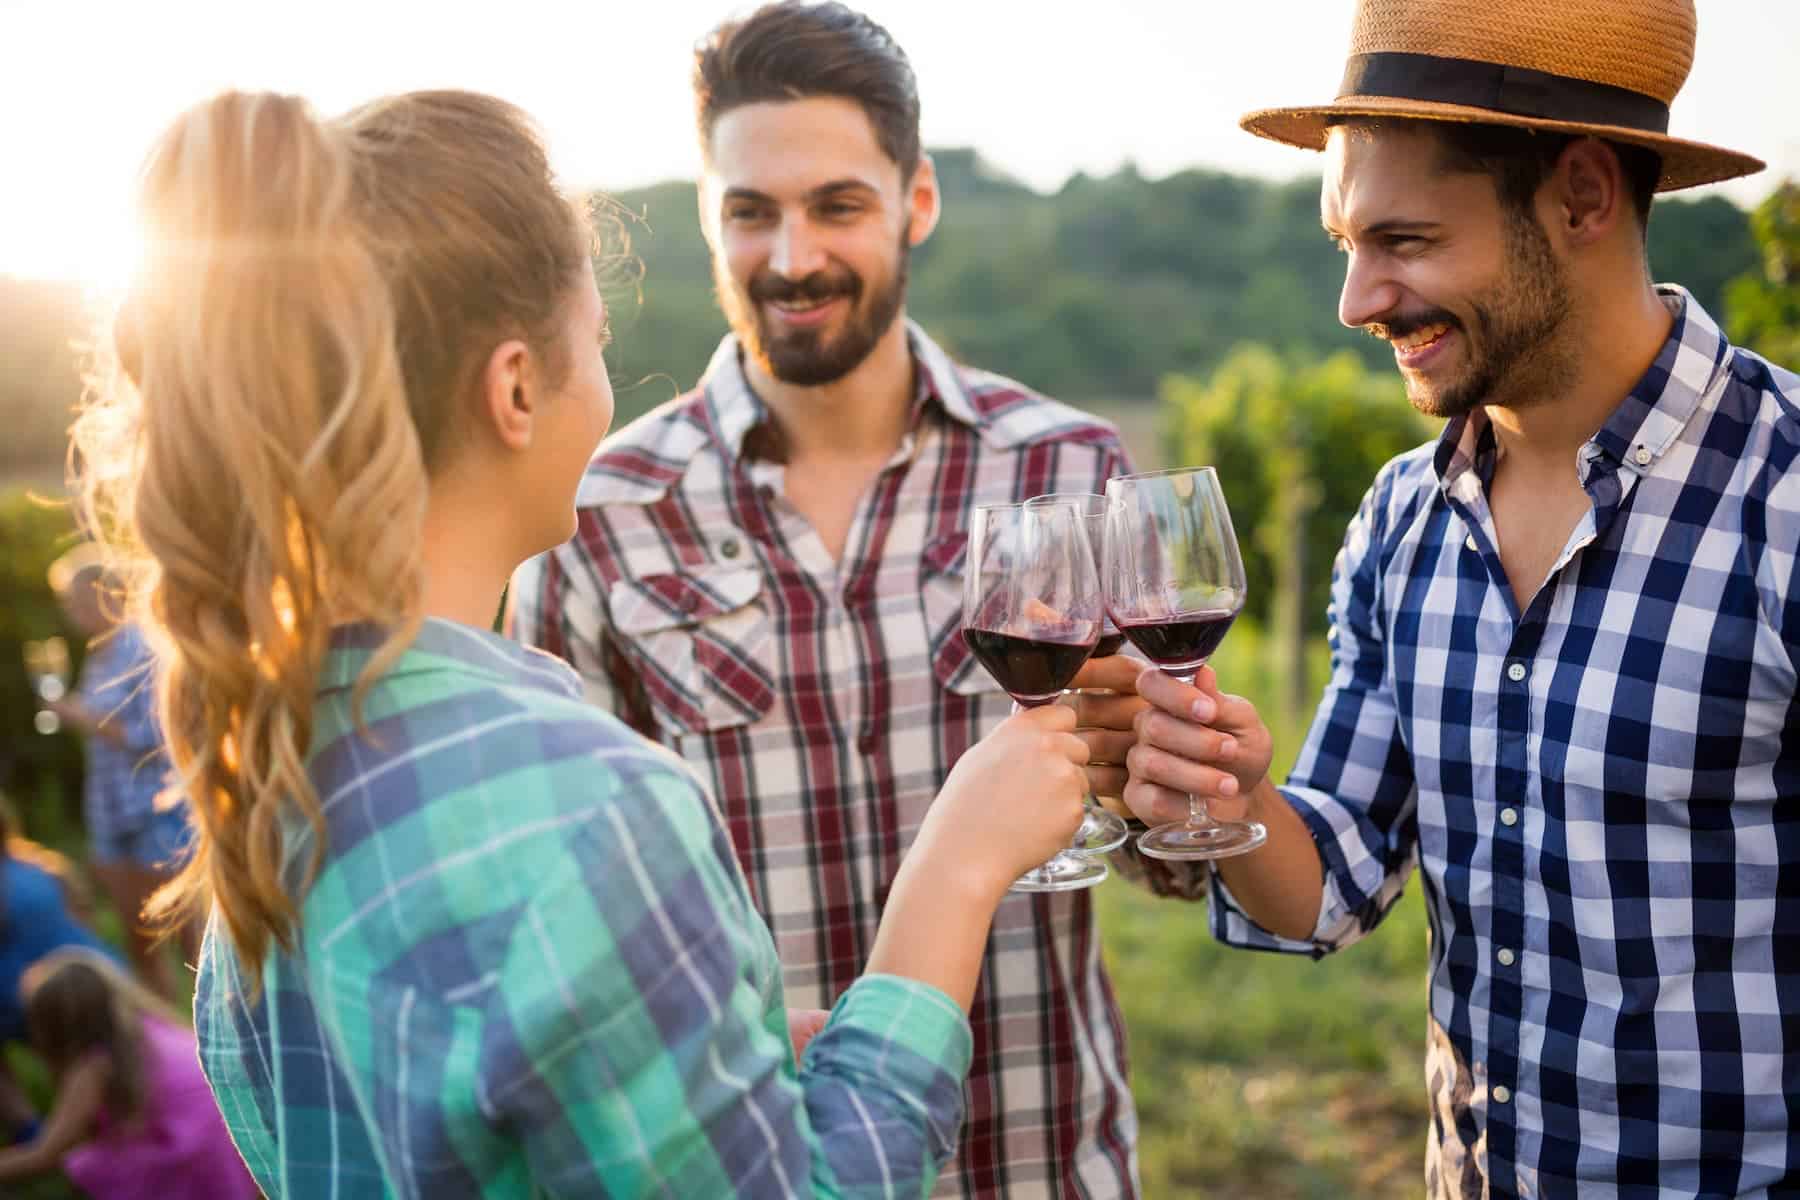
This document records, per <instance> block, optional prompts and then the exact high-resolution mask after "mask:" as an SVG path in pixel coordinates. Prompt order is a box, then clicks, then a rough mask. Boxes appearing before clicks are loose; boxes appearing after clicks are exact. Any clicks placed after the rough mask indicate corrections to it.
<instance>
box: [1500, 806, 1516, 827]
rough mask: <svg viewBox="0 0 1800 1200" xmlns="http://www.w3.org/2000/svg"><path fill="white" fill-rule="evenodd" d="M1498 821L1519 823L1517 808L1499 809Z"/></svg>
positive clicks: (1504, 823)
mask: <svg viewBox="0 0 1800 1200" xmlns="http://www.w3.org/2000/svg"><path fill="white" fill-rule="evenodd" d="M1500 823H1501V824H1502V825H1517V824H1518V823H1519V810H1518V809H1516V808H1503V809H1501V810H1500Z"/></svg>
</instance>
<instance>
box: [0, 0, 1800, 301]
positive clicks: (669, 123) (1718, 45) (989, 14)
mask: <svg viewBox="0 0 1800 1200" xmlns="http://www.w3.org/2000/svg"><path fill="white" fill-rule="evenodd" d="M1495 2H1496V3H1501V2H1503V0H1495ZM750 7H754V5H746V4H741V3H732V2H726V0H485V2H484V3H481V4H474V3H465V2H463V0H432V2H431V3H423V2H419V0H307V2H306V3H304V4H296V3H294V2H293V0H284V2H282V3H279V4H275V3H267V2H265V0H230V2H220V0H160V2H157V0H116V2H107V3H97V2H95V0H0V114H4V115H0V274H11V275H18V276H26V277H50V278H65V279H76V280H80V281H82V282H84V283H86V284H89V285H90V286H94V287H97V288H106V287H111V286H116V285H117V284H118V283H119V282H120V281H122V280H123V279H124V278H125V277H126V276H127V274H128V271H129V264H130V258H131V246H132V239H131V220H130V196H131V189H132V184H133V179H134V177H135V173H136V170H137V168H138V166H139V164H140V163H141V161H142V159H143V156H144V153H145V151H146V150H147V149H148V148H149V146H150V144H151V142H152V141H153V140H154V139H155V137H156V135H157V133H158V132H159V131H160V130H161V129H162V128H163V127H164V126H166V125H167V123H168V122H169V121H170V120H171V119H172V118H173V117H174V116H175V115H176V114H178V113H179V112H180V111H181V110H182V109H183V108H185V107H187V106H188V105H190V104H192V103H194V102H195V101H197V100H200V99H203V98H204V97H206V96H207V95H209V94H211V93H213V92H215V91H218V90H220V89H223V88H227V87H240V88H271V89H276V90H281V91H288V92H296V93H299V94H301V95H304V96H306V97H307V98H308V99H310V100H311V101H312V102H313V103H314V104H315V105H316V106H317V108H318V109H319V111H320V112H321V113H324V114H331V113H336V112H339V111H342V110H344V109H346V108H349V107H351V106H352V105H354V104H357V103H360V102H361V101H364V100H367V99H369V98H371V97H373V96H376V95H380V94H382V93H386V92H394V91H403V90H407V89H410V88H418V87H444V86H451V87H463V88H473V89H477V90H481V91H488V92H493V93H495V94H497V95H500V96H503V97H505V98H507V99H509V100H511V101H513V102H515V103H517V104H519V105H520V106H521V107H523V108H525V109H526V110H527V111H529V112H531V113H532V114H533V115H535V116H536V117H537V118H538V120H539V122H540V123H541V125H542V127H543V129H544V131H545V136H546V138H547V140H548V142H549V144H550V149H551V153H552V156H553V159H554V161H555V163H556V166H557V169H558V172H559V173H560V174H561V176H562V177H563V179H564V180H565V182H566V183H567V184H568V185H570V186H571V187H578V188H589V187H599V188H613V189H618V188H628V187H633V186H636V185H640V184H645V183H652V182H657V181H661V180H665V179H671V178H682V177H692V176H693V175H694V173H695V171H696V170H697V167H698V153H697V151H696V149H695V142H694V134H693V123H692V122H693V112H692V100H691V97H690V95H689V92H688V70H689V66H690V63H691V54H692V49H693V45H694V42H695V41H696V40H697V39H698V38H699V37H700V36H701V35H702V34H704V33H705V32H706V31H707V30H708V29H709V28H711V27H712V26H713V25H715V24H717V23H718V22H719V21H721V20H723V19H725V18H726V17H729V16H732V15H734V14H739V13H742V12H744V11H747V10H748V9H749V8H750ZM862 7H863V9H864V10H865V11H867V12H868V13H870V14H871V15H872V16H874V17H875V18H876V19H877V20H879V21H880V22H882V23H883V24H884V25H886V26H887V27H888V28H889V30H890V31H891V32H892V33H893V34H894V36H895V37H896V39H898V41H899V42H900V44H901V45H902V46H903V47H905V49H906V51H907V53H908V55H909V56H910V58H911V59H912V62H913V65H914V69H915V70H916V71H917V73H918V76H919V88H920V94H921V97H922V99H923V125H924V130H923V132H924V137H925V142H926V144H927V145H930V146H974V147H975V148H977V149H978V150H979V151H981V153H982V154H983V155H984V156H985V157H986V158H987V159H988V160H989V161H991V162H992V163H994V164H995V165H996V166H998V167H1000V168H1001V169H1002V170H1004V171H1007V172H1008V173H1010V174H1012V175H1015V176H1017V177H1019V178H1021V179H1023V180H1025V181H1026V182H1027V183H1030V184H1032V185H1033V186H1035V187H1038V188H1041V189H1054V188H1055V187H1057V186H1059V185H1060V184H1061V183H1062V182H1063V180H1065V179H1066V178H1067V177H1068V176H1069V175H1070V174H1072V173H1073V172H1075V171H1078V170H1079V171H1086V172H1088V173H1090V174H1105V173H1109V172H1111V171H1113V170H1115V169H1117V168H1118V167H1119V166H1121V165H1122V164H1124V163H1125V162H1128V161H1129V162H1133V163H1135V164H1136V165H1137V167H1138V169H1139V170H1141V171H1142V172H1143V173H1145V174H1146V175H1151V176H1160V175H1163V174H1166V173H1168V172H1171V171H1176V170H1180V169H1182V168H1185V167H1191V166H1203V167H1211V168H1217V169H1224V170H1231V171H1237V172H1242V173H1247V174H1254V175H1258V176H1262V177H1265V178H1274V179H1285V178H1292V177H1294V176H1296V175H1299V174H1304V173H1307V172H1310V171H1316V170H1317V158H1316V157H1315V156H1313V155H1310V154H1308V153H1306V152H1304V151H1299V150H1292V149H1289V148H1287V147H1284V146H1278V145H1275V144H1273V143H1269V142H1264V141H1261V140H1260V139H1257V138H1253V137H1251V136H1250V135H1249V134H1246V133H1243V132H1241V131H1240V130H1239V129H1238V128H1237V125H1236V121H1237V117H1238V116H1239V115H1240V114H1242V113H1243V112H1245V111H1247V110H1249V109H1253V108H1258V107H1264V106H1269V105H1280V104H1306V103H1320V102H1323V101H1326V100H1328V99H1330V97H1331V95H1332V92H1333V91H1334V90H1335V87H1336V83H1337V80H1338V77H1339V75H1340V74H1341V72H1342V69H1343V56H1344V50H1345V47H1346V45H1347V44H1348V37H1349V28H1350V19H1351V14H1352V11H1353V5H1352V4H1351V3H1350V2H1349V0H1258V2H1257V3H1254V4H1224V3H1210V2H1204V0H1107V2H1106V3H1102V4H1097V3H1095V2H1094V0H1031V2H1026V0H863V2H862ZM1699 13H1700V33H1699V45H1698V48H1697V52H1696V56H1695V63H1694V68H1693V72H1692V74H1691V75H1690V76H1689V79H1688V83H1687V86H1686V88H1685V89H1684V90H1683V91H1682V93H1681V95H1680V97H1678V98H1677V100H1676V102H1675V106H1674V112H1673V117H1672V120H1671V126H1670V131H1671V132H1672V133H1675V134H1677V135H1680V136H1685V137H1694V138H1698V139H1700V140H1705V141H1712V142H1714V143H1717V144H1722V145H1725V146H1729V147H1731V148H1733V149H1737V150H1743V151H1747V152H1749V153H1752V154H1755V155H1758V156H1759V157H1761V158H1764V159H1766V160H1767V161H1768V162H1769V164H1770V167H1771V169H1770V170H1769V171H1767V172H1765V173H1763V174H1762V175H1759V176H1753V177H1751V178H1750V179H1748V180H1743V181H1738V182H1736V183H1734V184H1727V185H1723V190H1724V192H1725V194H1726V195H1728V196H1730V197H1731V198H1733V199H1734V200H1737V201H1738V202H1740V203H1743V204H1746V205H1749V204H1754V203H1755V202H1756V201H1757V200H1759V199H1760V198H1762V197H1763V196H1764V195H1766V194H1767V193H1768V191H1769V190H1770V189H1771V188H1772V187H1773V186H1774V184H1775V182H1776V181H1777V180H1778V179H1780V178H1781V177H1782V176H1783V175H1786V176H1790V177H1796V178H1800V70H1796V69H1795V67H1796V65H1800V0H1699ZM946 219H947V220H953V219H954V214H946Z"/></svg>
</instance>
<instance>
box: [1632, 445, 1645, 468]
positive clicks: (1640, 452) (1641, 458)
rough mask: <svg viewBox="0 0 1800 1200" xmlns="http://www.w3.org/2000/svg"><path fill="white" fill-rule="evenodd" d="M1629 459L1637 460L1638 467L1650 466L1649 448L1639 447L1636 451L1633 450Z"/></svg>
mask: <svg viewBox="0 0 1800 1200" xmlns="http://www.w3.org/2000/svg"><path fill="white" fill-rule="evenodd" d="M1631 457H1633V458H1635V459H1637V465H1638V466H1640V467H1647V466H1649V465H1650V447H1648V446H1639V447H1638V448H1637V449H1636V450H1634V451H1633V452H1632V455H1631Z"/></svg>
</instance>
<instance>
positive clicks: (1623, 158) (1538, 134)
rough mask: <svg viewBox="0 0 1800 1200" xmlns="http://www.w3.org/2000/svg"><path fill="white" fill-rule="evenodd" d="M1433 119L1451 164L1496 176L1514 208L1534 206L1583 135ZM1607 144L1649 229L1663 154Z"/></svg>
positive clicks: (1640, 221) (1524, 210) (1497, 184)
mask: <svg viewBox="0 0 1800 1200" xmlns="http://www.w3.org/2000/svg"><path fill="white" fill-rule="evenodd" d="M1432 124H1433V125H1435V126H1437V131H1438V141H1439V142H1440V144H1442V146H1443V147H1444V153H1445V157H1446V161H1447V164H1448V165H1449V166H1450V167H1451V169H1453V170H1459V171H1475V172H1479V173H1480V174H1483V175H1487V176H1490V177H1491V178H1492V179H1493V181H1494V188H1495V190H1496V191H1498V192H1499V193H1500V202H1501V203H1502V204H1504V205H1506V206H1507V208H1508V209H1510V210H1511V211H1512V212H1514V213H1528V212H1530V211H1531V201H1532V199H1533V198H1534V197H1535V196H1536V195H1537V193H1538V189H1539V188H1540V187H1542V186H1543V185H1544V180H1546V179H1548V178H1549V177H1550V173H1551V172H1552V171H1554V170H1555V169H1556V160H1557V159H1558V158H1560V157H1561V156H1562V152H1563V151H1564V150H1566V149H1568V147H1569V146H1570V144H1571V143H1573V142H1575V141H1577V140H1578V136H1577V135H1575V134H1571V133H1548V132H1543V131H1534V130H1530V129H1522V128H1519V127H1518V126H1514V125H1476V124H1468V123H1465V122H1461V121H1434V122H1432ZM1600 140H1601V141H1606V139H1604V138H1602V139H1600ZM1606 146H1607V148H1608V149H1610V150H1611V151H1612V152H1613V153H1614V154H1615V155H1617V156H1618V159H1619V170H1620V171H1621V172H1622V173H1623V174H1624V176H1625V188H1626V194H1627V195H1629V196H1630V197H1631V207H1632V209H1633V210H1634V211H1635V212H1636V213H1637V219H1638V228H1639V229H1643V230H1646V231H1648V229H1649V227H1650V202H1651V200H1653V199H1654V198H1655V196H1656V181H1657V180H1658V179H1660V178H1662V155H1660V154H1658V153H1657V152H1656V151H1654V150H1648V149H1645V148H1644V147H1643V146H1633V145H1631V144H1630V143H1628V142H1612V141H1606Z"/></svg>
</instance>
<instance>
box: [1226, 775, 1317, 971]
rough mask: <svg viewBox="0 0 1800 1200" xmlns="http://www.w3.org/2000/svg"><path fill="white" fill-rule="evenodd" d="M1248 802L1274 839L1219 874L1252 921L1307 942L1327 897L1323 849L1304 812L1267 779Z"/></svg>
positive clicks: (1228, 862)
mask: <svg viewBox="0 0 1800 1200" xmlns="http://www.w3.org/2000/svg"><path fill="white" fill-rule="evenodd" d="M1249 799H1250V803H1249V817H1250V819H1251V820H1255V821H1261V822H1262V823H1263V825H1264V826H1265V827H1266V828H1267V829H1268V831H1269V840H1268V841H1267V842H1265V843H1263V845H1262V846H1260V847H1259V848H1257V849H1256V850H1253V851H1251V852H1250V853H1249V854H1240V855H1238V856H1237V857H1235V858H1222V859H1219V860H1218V861H1217V862H1216V864H1215V865H1216V866H1217V868H1218V871H1219V876H1220V878H1222V879H1223V880H1224V881H1225V885H1226V886H1227V887H1229V888H1230V889H1231V894H1232V897H1233V898H1234V899H1235V900H1236V901H1237V903H1238V907H1240V908H1242V909H1243V910H1244V913H1245V914H1246V915H1247V916H1249V918H1250V919H1251V920H1253V921H1255V922H1256V923H1257V924H1258V925H1260V926H1262V927H1263V928H1264V929H1266V930H1268V931H1269V932H1270V933H1273V934H1276V935H1277V936H1279V937H1284V938H1289V939H1291V940H1294V941H1301V942H1303V941H1308V940H1310V939H1311V938H1312V935H1313V929H1314V927H1315V926H1316V925H1317V924H1318V922H1319V905H1320V903H1321V902H1322V901H1323V899H1324V895H1325V882H1324V881H1325V866H1324V863H1323V861H1322V860H1321V859H1320V858H1319V848H1318V847H1317V846H1316V845H1314V844H1313V839H1312V833H1311V832H1310V831H1309V830H1308V829H1307V828H1306V822H1305V821H1303V820H1301V819H1300V814H1299V813H1297V812H1295V811H1294V809H1293V806H1292V805H1290V804H1289V803H1288V802H1287V800H1286V798H1284V797H1283V796H1282V794H1281V793H1280V792H1279V791H1277V790H1276V789H1275V785H1274V784H1272V783H1270V782H1269V781H1268V780H1267V779H1264V780H1263V781H1262V783H1261V784H1259V785H1258V786H1257V788H1256V790H1255V791H1254V792H1252V793H1251V794H1250V798H1249Z"/></svg>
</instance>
